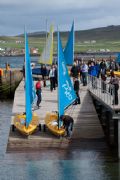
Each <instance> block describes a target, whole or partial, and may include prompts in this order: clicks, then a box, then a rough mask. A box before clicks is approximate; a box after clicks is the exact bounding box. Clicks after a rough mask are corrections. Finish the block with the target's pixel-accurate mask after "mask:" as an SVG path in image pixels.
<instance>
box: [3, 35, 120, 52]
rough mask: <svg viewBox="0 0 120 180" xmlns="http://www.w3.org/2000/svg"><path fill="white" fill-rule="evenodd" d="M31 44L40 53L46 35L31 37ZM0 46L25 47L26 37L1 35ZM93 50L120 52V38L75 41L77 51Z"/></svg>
mask: <svg viewBox="0 0 120 180" xmlns="http://www.w3.org/2000/svg"><path fill="white" fill-rule="evenodd" d="M1 40H4V41H5V43H2V42H1ZM18 40H19V41H22V43H21V44H17V43H16V41H18ZM62 43H63V47H65V44H66V38H65V37H62ZM29 46H30V47H34V48H38V49H39V53H41V52H42V51H43V48H44V46H45V37H44V38H43V37H29ZM0 47H1V48H17V49H21V48H24V38H23V37H0ZM90 49H91V50H92V51H99V50H100V49H109V50H110V51H112V52H119V51H120V40H118V41H114V40H111V41H108V40H99V41H96V43H94V44H91V43H87V44H86V43H83V42H81V41H80V40H79V39H76V42H75V52H87V51H88V50H90ZM56 50H57V41H56V38H54V53H56Z"/></svg>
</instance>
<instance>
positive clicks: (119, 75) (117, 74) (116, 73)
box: [107, 71, 120, 77]
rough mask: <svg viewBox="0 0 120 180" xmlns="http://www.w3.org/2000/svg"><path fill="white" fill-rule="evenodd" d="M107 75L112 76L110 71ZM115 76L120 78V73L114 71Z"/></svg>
mask: <svg viewBox="0 0 120 180" xmlns="http://www.w3.org/2000/svg"><path fill="white" fill-rule="evenodd" d="M107 75H108V76H110V71H107ZM114 75H116V76H117V77H120V71H114Z"/></svg>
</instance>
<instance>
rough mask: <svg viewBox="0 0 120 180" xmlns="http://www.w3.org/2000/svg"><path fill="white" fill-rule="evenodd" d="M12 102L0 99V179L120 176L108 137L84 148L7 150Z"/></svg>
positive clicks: (108, 178)
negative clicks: (28, 151)
mask: <svg viewBox="0 0 120 180" xmlns="http://www.w3.org/2000/svg"><path fill="white" fill-rule="evenodd" d="M21 61H22V60H21ZM21 61H20V62H21ZM2 63H3V62H2ZM8 63H9V62H8ZM18 65H19V66H22V63H21V65H20V64H19V63H18ZM12 106H13V101H2V102H1V101H0V180H80V179H82V180H119V179H120V163H119V162H118V160H117V155H116V154H115V153H114V151H112V150H111V149H110V148H109V146H108V145H107V143H106V141H105V139H101V141H100V143H98V142H97V143H96V142H90V141H88V142H86V143H84V142H83V143H82V142H81V147H80V149H69V148H68V149H67V150H50V149H48V150H43V151H42V150H41V151H40V152H32V153H27V152H25V153H19V152H18V153H15V152H14V153H8V152H6V146H7V141H8V135H9V129H10V121H11V113H12Z"/></svg>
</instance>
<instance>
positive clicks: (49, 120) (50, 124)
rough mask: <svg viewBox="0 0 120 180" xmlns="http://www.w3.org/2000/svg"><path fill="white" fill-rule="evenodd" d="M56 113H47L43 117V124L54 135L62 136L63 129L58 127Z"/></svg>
mask: <svg viewBox="0 0 120 180" xmlns="http://www.w3.org/2000/svg"><path fill="white" fill-rule="evenodd" d="M57 121H58V115H57V114H55V113H47V114H46V117H45V125H46V126H47V128H48V129H49V131H50V132H51V133H52V134H54V135H56V136H63V135H64V134H65V129H64V128H63V127H61V128H58V124H57Z"/></svg>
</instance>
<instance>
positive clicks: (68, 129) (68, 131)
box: [66, 122, 73, 137]
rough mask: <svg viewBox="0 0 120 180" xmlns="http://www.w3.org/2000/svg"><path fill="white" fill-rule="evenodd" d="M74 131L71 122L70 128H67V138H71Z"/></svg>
mask: <svg viewBox="0 0 120 180" xmlns="http://www.w3.org/2000/svg"><path fill="white" fill-rule="evenodd" d="M72 130H73V123H72V122H71V123H70V125H69V126H68V127H66V132H67V137H71V135H72Z"/></svg>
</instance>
